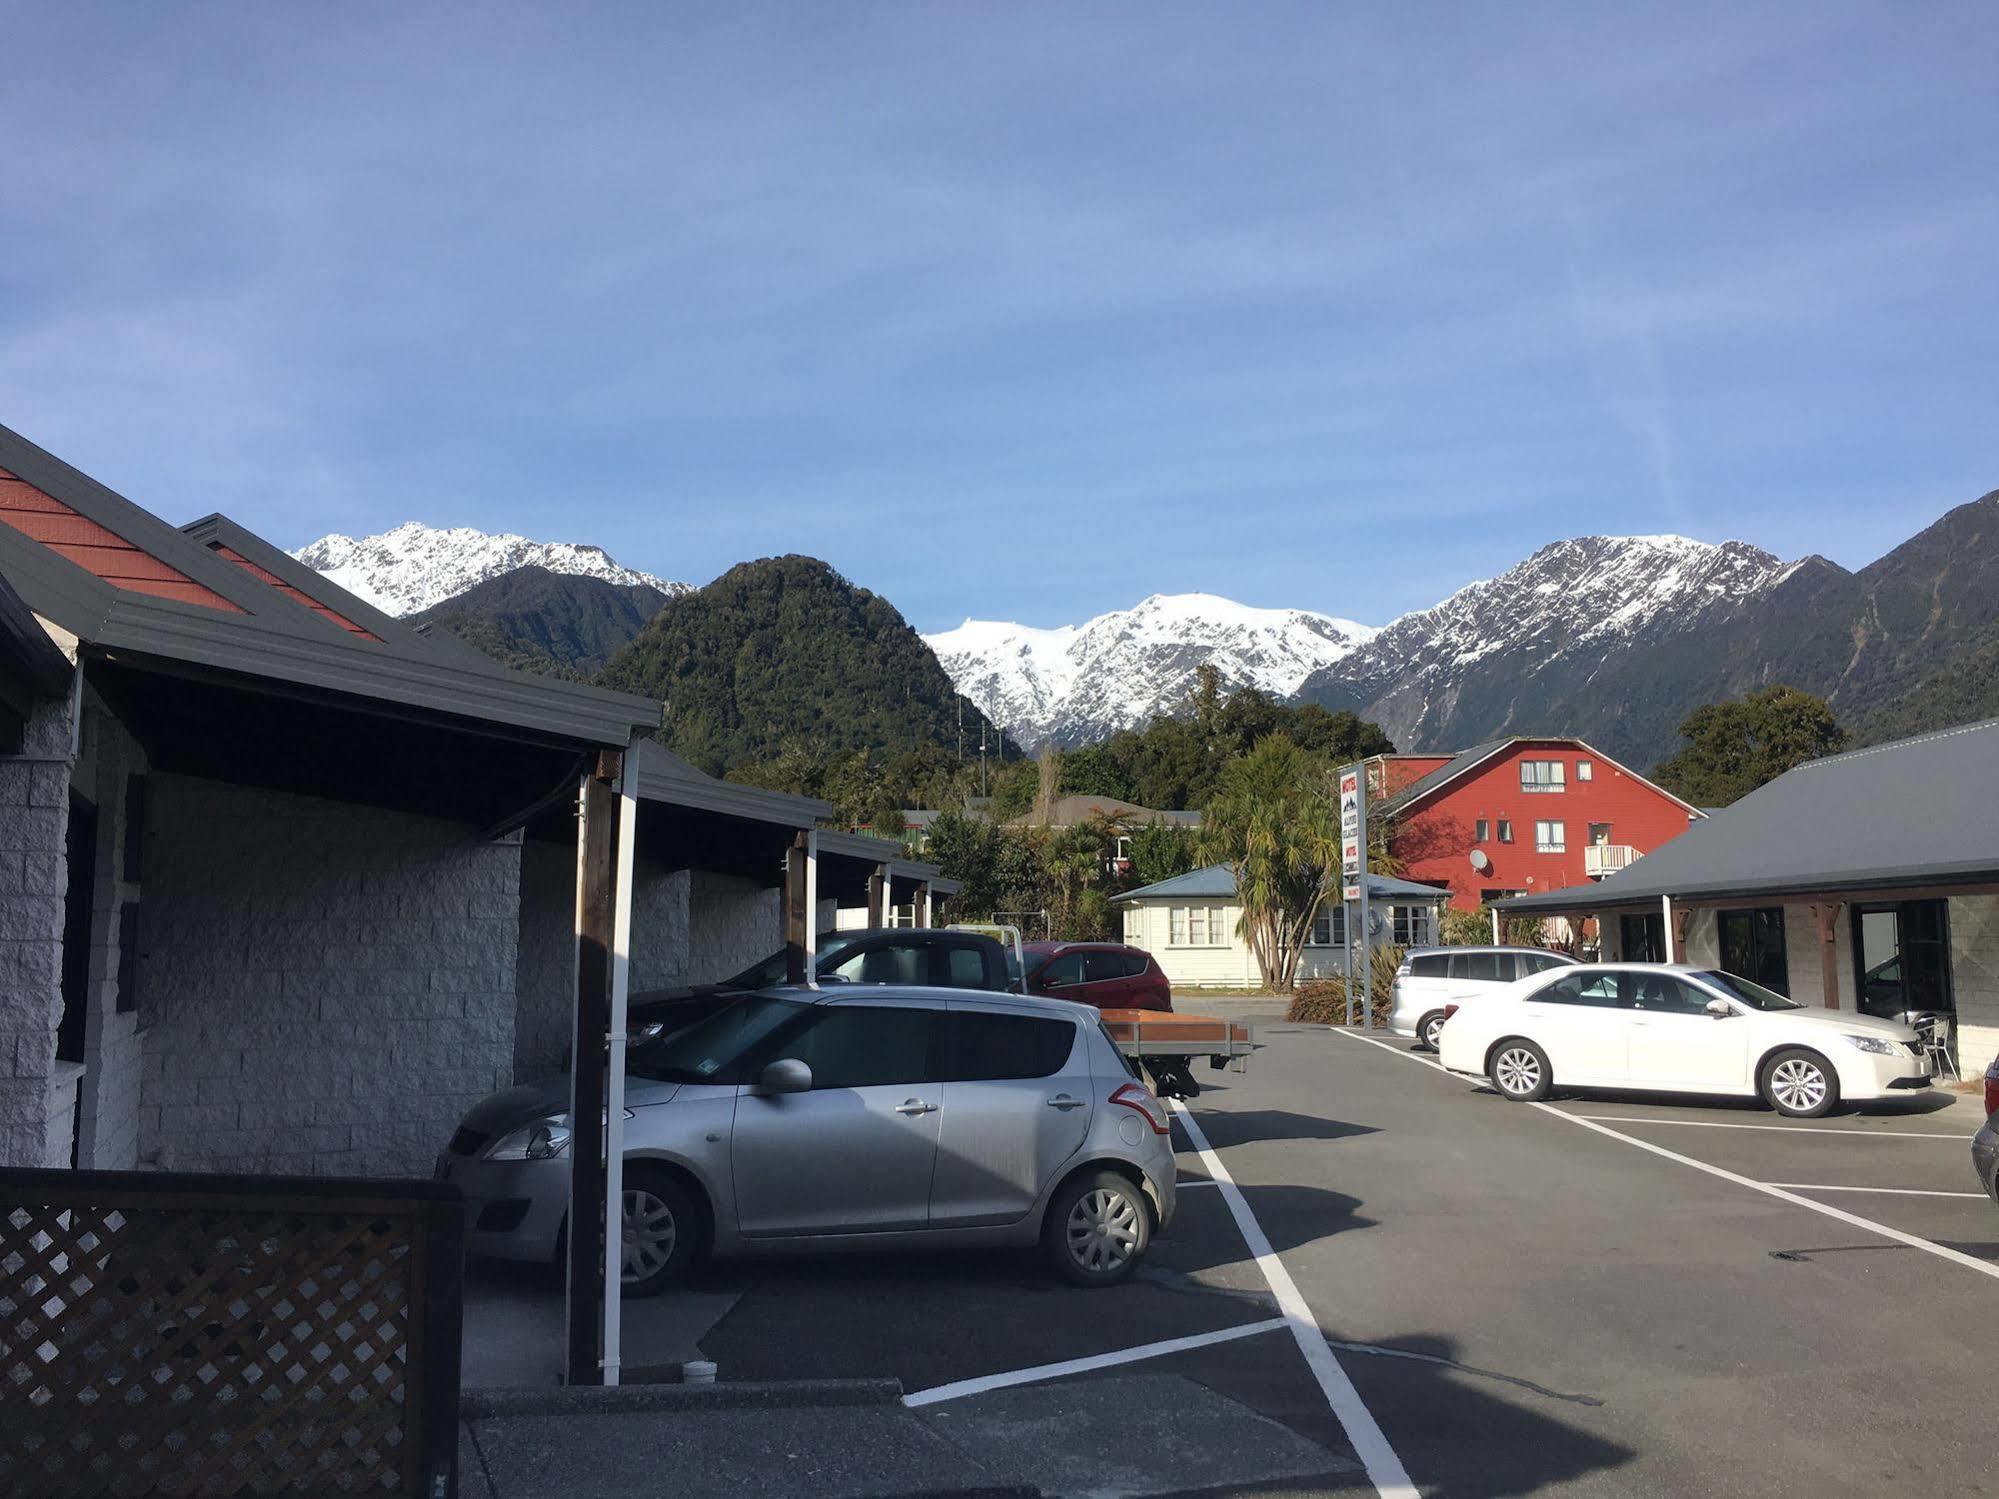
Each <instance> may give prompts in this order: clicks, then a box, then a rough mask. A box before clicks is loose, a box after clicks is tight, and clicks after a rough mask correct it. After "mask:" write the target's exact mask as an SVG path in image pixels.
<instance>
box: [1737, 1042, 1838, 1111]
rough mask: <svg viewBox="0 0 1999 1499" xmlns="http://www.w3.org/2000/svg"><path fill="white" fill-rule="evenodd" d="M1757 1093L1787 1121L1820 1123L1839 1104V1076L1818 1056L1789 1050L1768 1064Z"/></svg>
mask: <svg viewBox="0 0 1999 1499" xmlns="http://www.w3.org/2000/svg"><path fill="white" fill-rule="evenodd" d="M1757 1089H1758V1091H1759V1092H1761V1093H1762V1095H1763V1101H1764V1102H1765V1103H1767V1104H1769V1105H1770V1107H1771V1108H1773V1109H1775V1110H1776V1111H1777V1112H1778V1113H1780V1114H1782V1115H1784V1116H1785V1117H1786V1118H1787V1119H1816V1118H1818V1117H1819V1116H1820V1115H1822V1114H1825V1113H1828V1112H1830V1111H1831V1110H1832V1108H1833V1107H1834V1106H1835V1105H1836V1104H1837V1103H1838V1102H1839V1074H1838V1073H1837V1072H1835V1071H1833V1069H1832V1063H1830V1062H1828V1061H1827V1060H1826V1059H1825V1058H1824V1057H1822V1056H1820V1055H1819V1054H1818V1053H1817V1052H1815V1051H1810V1050H1807V1049H1806V1048H1805V1047H1802V1046H1787V1047H1785V1048H1784V1049H1783V1050H1782V1051H1779V1052H1775V1053H1773V1054H1772V1055H1771V1056H1770V1058H1769V1060H1767V1061H1766V1062H1764V1064H1763V1070H1762V1071H1761V1072H1760V1073H1759V1074H1758V1075H1757Z"/></svg>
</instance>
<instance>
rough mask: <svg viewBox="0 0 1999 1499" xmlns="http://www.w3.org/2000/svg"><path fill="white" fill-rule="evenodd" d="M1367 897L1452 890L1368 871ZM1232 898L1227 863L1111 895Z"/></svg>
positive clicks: (1444, 895) (1410, 897)
mask: <svg viewBox="0 0 1999 1499" xmlns="http://www.w3.org/2000/svg"><path fill="white" fill-rule="evenodd" d="M1367 898H1368V899H1369V900H1386V901H1403V902H1405V903H1406V902H1410V901H1419V900H1421V901H1433V900H1449V899H1450V898H1451V892H1450V891H1448V890H1440V889H1439V888H1438V887H1437V886H1435V885H1419V884H1417V883H1416V882H1415V881H1414V880H1398V879H1395V878H1393V877H1392V876H1390V875H1385V874H1371V875H1369V876H1368V877H1367ZM1174 899H1178V900H1234V899H1235V870H1234V869H1233V868H1231V867H1230V866H1229V865H1227V864H1210V865H1209V866H1208V867H1207V868H1205V869H1191V870H1189V871H1188V872H1187V873H1185V874H1176V875H1174V876H1173V877H1172V878H1171V879H1167V880H1157V881H1155V882H1154V883H1152V884H1150V885H1141V886H1139V887H1138V889H1136V890H1127V891H1125V892H1124V894H1122V895H1113V896H1112V897H1111V901H1112V903H1113V904H1115V903H1116V902H1118V901H1121V900H1174Z"/></svg>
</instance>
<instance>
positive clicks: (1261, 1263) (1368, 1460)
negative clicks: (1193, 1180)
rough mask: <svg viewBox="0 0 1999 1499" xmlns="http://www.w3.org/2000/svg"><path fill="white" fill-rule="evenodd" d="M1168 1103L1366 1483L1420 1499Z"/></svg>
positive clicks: (1259, 1230)
mask: <svg viewBox="0 0 1999 1499" xmlns="http://www.w3.org/2000/svg"><path fill="white" fill-rule="evenodd" d="M1171 1103H1172V1107H1173V1111H1174V1112H1175V1114H1177V1115H1178V1116H1179V1118H1180V1121H1181V1122H1182V1123H1183V1124H1185V1125H1186V1126H1187V1134H1188V1135H1189V1137H1190V1138H1191V1139H1192V1140H1193V1142H1194V1149H1195V1150H1197V1151H1198V1152H1200V1156H1201V1164H1202V1165H1204V1166H1206V1167H1207V1168H1208V1175H1209V1176H1210V1177H1212V1178H1213V1179H1214V1182H1215V1185H1216V1186H1218V1187H1220V1188H1221V1189H1222V1198H1223V1200H1224V1201H1226V1202H1227V1203H1228V1205H1229V1212H1230V1213H1231V1214H1232V1215H1233V1216H1234V1218H1235V1221H1236V1227H1237V1228H1239V1229H1241V1230H1242V1238H1243V1242H1244V1243H1245V1244H1247V1245H1248V1246H1249V1252H1250V1253H1251V1254H1252V1255H1254V1256H1255V1258H1256V1266H1257V1268H1258V1269H1259V1270H1261V1271H1262V1272H1263V1279H1264V1281H1265V1282H1266V1283H1267V1284H1268V1285H1269V1287H1270V1293H1271V1295H1273V1296H1275V1297H1276V1298H1277V1309H1278V1310H1279V1311H1281V1312H1283V1313H1284V1320H1285V1321H1286V1322H1287V1323H1289V1324H1290V1327H1291V1336H1292V1337H1293V1338H1294V1339H1296V1340H1297V1343H1298V1351H1299V1352H1300V1353H1302V1354H1304V1355H1305V1363H1306V1364H1307V1365H1308V1366H1309V1367H1310V1368H1311V1370H1312V1374H1313V1376H1314V1377H1315V1378H1317V1380H1318V1381H1319V1389H1320V1392H1321V1393H1323V1394H1324V1395H1325V1397H1326V1404H1327V1405H1329V1406H1330V1407H1332V1412H1333V1415H1334V1416H1336V1417H1337V1418H1338V1419H1339V1423H1340V1425H1341V1427H1342V1428H1343V1429H1344V1430H1345V1431H1346V1434H1347V1441H1348V1442H1350V1443H1351V1444H1352V1445H1353V1450H1354V1455H1355V1456H1357V1457H1358V1458H1359V1459H1360V1461H1361V1466H1362V1467H1363V1468H1365V1469H1366V1470H1367V1477H1368V1481H1369V1482H1370V1483H1372V1484H1373V1485H1374V1491H1375V1492H1376V1493H1377V1494H1380V1495H1382V1496H1383V1499H1419V1496H1418V1495H1417V1492H1416V1485H1415V1484H1413V1483H1411V1482H1410V1481H1409V1473H1408V1470H1407V1469H1405V1468H1404V1467H1403V1466H1402V1459H1401V1458H1399V1457H1397V1456H1396V1455H1395V1449H1394V1448H1393V1447H1391V1446H1389V1445H1388V1438H1387V1437H1385V1436H1383V1435H1382V1434H1381V1427H1380V1426H1379V1425H1377V1424H1376V1423H1375V1419H1374V1416H1373V1415H1372V1413H1370V1412H1369V1410H1368V1408H1367V1406H1366V1405H1365V1404H1364V1403H1363V1402H1362V1400H1361V1398H1360V1391H1358V1390H1356V1389H1355V1388H1354V1387H1353V1381H1352V1380H1350V1379H1348V1378H1347V1371H1346V1370H1344V1369H1342V1368H1341V1367H1340V1361H1339V1360H1338V1359H1336V1358H1334V1357H1333V1350H1332V1349H1331V1348H1330V1347H1329V1346H1327V1343H1326V1334H1325V1332H1324V1331H1323V1330H1322V1329H1321V1328H1320V1326H1319V1323H1318V1319H1316V1318H1315V1317H1313V1315H1312V1309H1311V1307H1309V1306H1307V1305H1306V1304H1305V1298H1304V1297H1303V1296H1301V1295H1300V1294H1299V1292H1298V1283H1297V1282H1296V1281H1294V1280H1293V1279H1292V1278H1291V1272H1290V1271H1289V1270H1286V1269H1285V1268H1284V1262H1283V1261H1282V1260H1280V1259H1278V1257H1277V1251H1276V1250H1274V1249H1272V1248H1271V1247H1270V1239H1269V1236H1268V1235H1266V1234H1265V1233H1264V1231H1263V1226H1262V1225H1261V1224H1260V1223H1258V1222H1257V1221H1256V1215H1255V1214H1254V1213H1252V1212H1251V1211H1250V1210H1249V1204H1248V1203H1247V1202H1245V1201H1244V1200H1243V1195H1242V1189H1241V1188H1240V1187H1238V1186H1237V1185H1236V1183H1235V1178H1234V1177H1232V1176H1230V1175H1229V1168H1228V1167H1226V1166H1224V1165H1223V1164H1222V1159H1221V1157H1220V1156H1218V1155H1216V1154H1215V1151H1214V1147H1213V1146H1211V1145H1209V1144H1208V1137H1207V1135H1205V1134H1204V1133H1202V1130H1201V1125H1200V1122H1199V1121H1198V1120H1197V1119H1195V1118H1194V1116H1193V1114H1192V1113H1191V1112H1190V1111H1189V1110H1188V1108H1187V1106H1186V1105H1185V1104H1183V1103H1181V1102H1180V1100H1179V1099H1177V1098H1176V1099H1173V1100H1171Z"/></svg>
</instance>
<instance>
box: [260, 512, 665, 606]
mask: <svg viewBox="0 0 1999 1499" xmlns="http://www.w3.org/2000/svg"><path fill="white" fill-rule="evenodd" d="M292 556H294V557H296V558H297V559H298V560H299V561H300V562H303V563H304V564H305V565H306V566H307V567H310V568H312V569H313V570H314V571H316V572H321V573H324V574H325V575H326V576H327V577H329V578H331V579H332V580H333V581H334V582H335V583H337V584H339V585H340V586H341V587H342V588H344V589H346V590H347V591H348V592H349V593H352V594H357V595H359V596H360V597H361V598H363V599H366V600H367V601H368V602H369V603H371V604H373V605H374V606H375V607H376V608H377V609H380V610H381V611H382V612H383V613H385V614H395V615H403V614H414V613H416V612H417V611H418V610H420V609H428V608H429V607H430V606H431V605H432V604H437V603H442V602H443V601H444V600H445V599H448V598H451V597H454V596H455V595H457V594H461V593H463V592H464V591H465V590H466V589H468V588H470V587H472V586H473V584H475V583H483V582H485V581H486V580H487V579H488V578H493V577H497V576H499V575H500V574H501V573H505V572H512V571H513V570H514V569H515V568H517V567H545V568H547V569H548V570H549V571H550V572H554V573H574V574H577V575H579V576H581V577H586V578H602V579H604V580H605V581H606V582H608V583H620V584H631V583H646V584H650V585H651V586H652V587H654V588H657V589H659V590H660V591H661V592H662V593H666V594H670V595H671V594H682V593H686V592H687V591H688V585H687V584H685V583H669V582H667V581H666V580H665V579H664V578H656V577H654V576H653V575H652V574H651V573H643V572H640V571H638V570H637V569H636V568H630V567H624V566H622V565H620V564H619V563H617V562H614V561H612V560H611V558H610V556H609V555H608V554H606V552H605V551H604V549H603V548H602V547H596V546H588V545H585V544H583V543H581V542H574V541H530V540H529V539H528V538H527V537H525V536H514V535H511V534H499V535H495V534H493V533H491V532H487V531H477V530H474V529H473V528H472V527H470V526H455V527H449V528H445V527H438V526H426V525H424V524H423V523H422V522H421V521H405V522H404V523H403V524H402V525H400V526H397V527H396V528H395V529H394V530H393V531H384V532H382V533H381V534H380V535H378V536H363V537H360V538H358V539H356V538H355V537H352V536H341V535H337V534H336V535H332V536H322V537H320V539H319V540H317V541H315V542H313V543H312V544H311V545H309V546H303V547H300V548H299V549H298V550H297V551H295V552H293V553H292Z"/></svg>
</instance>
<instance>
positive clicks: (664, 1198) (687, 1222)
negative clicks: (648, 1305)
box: [619, 1162, 701, 1296]
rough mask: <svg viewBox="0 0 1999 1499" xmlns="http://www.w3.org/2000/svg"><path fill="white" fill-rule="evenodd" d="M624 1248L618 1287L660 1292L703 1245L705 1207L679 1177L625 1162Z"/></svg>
mask: <svg viewBox="0 0 1999 1499" xmlns="http://www.w3.org/2000/svg"><path fill="white" fill-rule="evenodd" d="M624 1198H625V1211H624V1225H625V1227H624V1252H623V1256H622V1260H621V1263H622V1265H623V1269H622V1270H621V1272H620V1274H619V1290H620V1291H621V1292H622V1293H623V1294H624V1295H626V1296H657V1295H658V1294H659V1293H660V1292H661V1291H664V1290H665V1289H666V1288H667V1287H668V1286H670V1285H672V1284H674V1283H675V1282H676V1281H678V1280H680V1279H681V1278H682V1277H683V1276H685V1275H686V1273H687V1268H688V1266H690V1265H692V1264H693V1263H694V1257H695V1255H696V1253H697V1252H698V1251H699V1249H700V1246H701V1209H700V1207H699V1205H698V1204H697V1203H696V1202H695V1200H694V1194H693V1193H691V1192H689V1191H688V1190H687V1188H686V1186H685V1185H683V1184H682V1183H681V1182H680V1181H679V1180H678V1179H677V1178H675V1177H674V1176H672V1175H671V1174H669V1173H668V1172H665V1171H661V1170H659V1169H658V1168H657V1167H653V1166H645V1165H640V1164H638V1163H636V1162H632V1163H627V1165H626V1166H625V1190H624Z"/></svg>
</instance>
